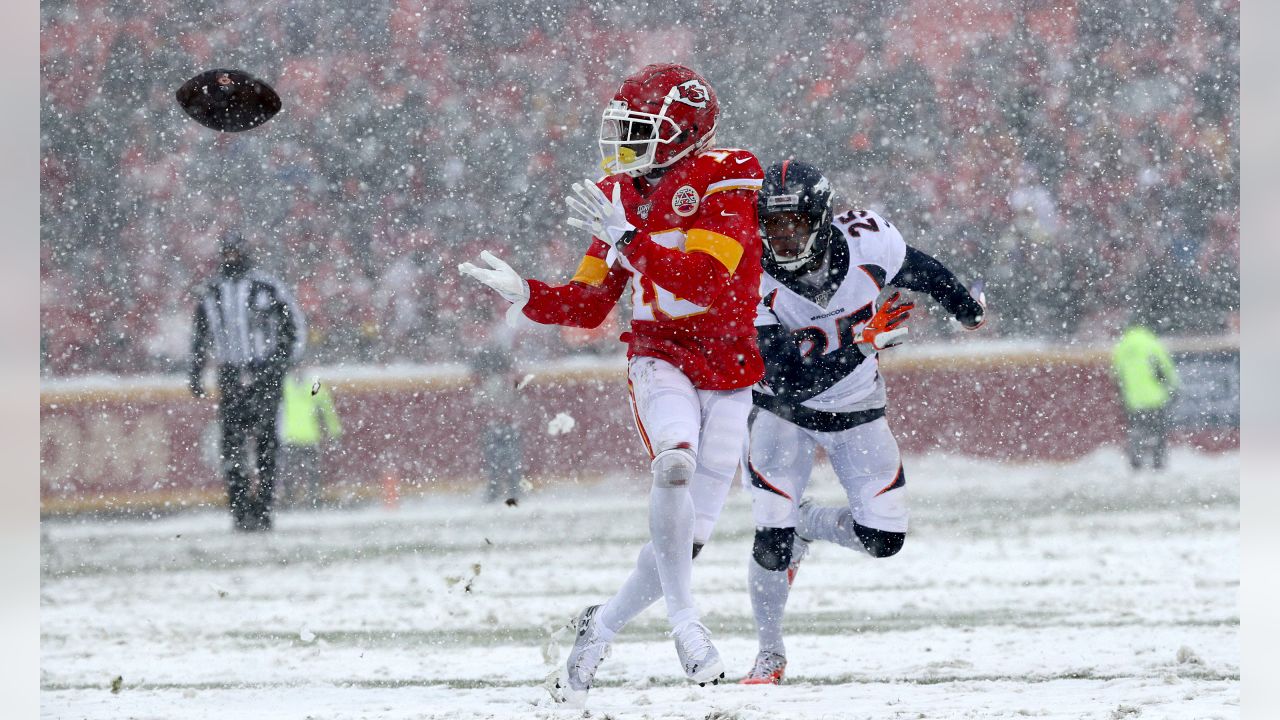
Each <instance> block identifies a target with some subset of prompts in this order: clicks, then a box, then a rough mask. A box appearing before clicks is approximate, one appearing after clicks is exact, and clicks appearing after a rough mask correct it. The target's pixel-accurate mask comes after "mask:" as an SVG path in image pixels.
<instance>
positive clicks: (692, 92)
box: [671, 80, 711, 108]
mask: <svg viewBox="0 0 1280 720" xmlns="http://www.w3.org/2000/svg"><path fill="white" fill-rule="evenodd" d="M671 90H672V92H671V94H672V95H674V96H675V97H674V98H672V99H674V100H675V101H676V102H682V103H684V104H685V105H690V106H692V107H696V108H705V107H706V106H707V100H708V99H709V98H710V97H711V93H710V92H709V91H708V90H707V86H706V85H703V84H702V82H701V81H699V80H687V81H685V82H682V83H680V84H679V85H677V86H675V87H673V88H671Z"/></svg>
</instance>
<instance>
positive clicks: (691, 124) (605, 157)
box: [599, 64, 720, 177]
mask: <svg viewBox="0 0 1280 720" xmlns="http://www.w3.org/2000/svg"><path fill="white" fill-rule="evenodd" d="M719 115H720V104H719V103H718V102H717V101H716V93H715V91H714V90H713V89H712V88H711V86H710V85H709V84H707V81H706V79H705V78H703V77H702V76H701V75H699V74H698V73H696V72H694V71H693V70H690V69H689V68H687V67H684V66H683V65H671V64H662V65H647V66H645V67H644V68H643V69H641V70H640V72H637V73H636V74H634V75H632V76H631V77H628V78H627V79H626V80H624V81H623V82H622V87H621V88H619V89H618V92H617V93H616V94H615V95H614V96H613V99H612V100H611V101H610V102H609V104H608V106H607V107H605V110H604V115H603V117H602V118H601V121H600V138H599V140H600V156H601V163H600V165H601V167H603V168H604V169H605V171H606V172H608V173H609V174H610V175H613V174H615V173H626V174H628V175H631V176H633V177H634V176H638V175H643V174H645V173H647V172H651V171H653V170H656V169H660V168H666V167H670V166H671V165H673V164H675V163H676V162H678V161H679V160H680V159H681V158H684V157H686V156H688V155H690V154H691V153H693V152H694V151H695V150H698V149H701V148H704V147H707V146H708V145H710V144H711V141H712V137H713V136H714V134H715V129H716V120H717V118H718V117H719Z"/></svg>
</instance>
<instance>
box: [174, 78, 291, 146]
mask: <svg viewBox="0 0 1280 720" xmlns="http://www.w3.org/2000/svg"><path fill="white" fill-rule="evenodd" d="M176 94H177V97H178V104H179V105H181V106H182V109H183V111H184V112H186V113H187V115H189V116H191V119H192V120H195V121H196V122H198V123H200V124H201V125H204V126H205V127H207V128H212V129H214V130H221V131H223V132H241V131H244V130H250V129H252V128H256V127H258V126H259V125H261V124H262V123H264V122H266V121H268V120H270V119H271V118H272V117H274V116H275V114H276V113H278V112H280V107H281V103H280V96H279V95H277V94H276V91H275V90H273V89H272V88H271V86H270V85H268V84H266V83H265V82H263V81H261V80H259V79H258V78H256V77H254V76H252V75H250V74H249V73H247V72H244V71H243V70H228V69H225V68H218V69H214V70H206V71H204V72H202V73H200V74H199V75H196V76H195V77H193V78H191V79H190V80H188V81H186V82H185V83H183V84H182V87H180V88H178V92H177V93H176Z"/></svg>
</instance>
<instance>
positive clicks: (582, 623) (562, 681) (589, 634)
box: [547, 605, 611, 707]
mask: <svg viewBox="0 0 1280 720" xmlns="http://www.w3.org/2000/svg"><path fill="white" fill-rule="evenodd" d="M599 610H600V606H599V605H592V606H590V607H588V608H586V609H585V610H583V611H582V612H580V613H578V617H577V618H575V619H574V620H573V621H572V622H571V623H570V624H569V627H570V628H572V629H573V631H574V639H573V648H572V649H571V650H570V651H569V657H568V658H566V659H565V663H564V666H563V667H561V668H560V669H559V670H557V671H555V672H553V673H552V674H551V676H550V677H548V678H547V680H548V683H547V690H548V692H550V693H551V699H553V700H555V701H556V702H558V703H565V704H568V705H573V706H577V707H581V706H582V705H583V704H585V703H586V701H587V691H589V690H590V689H591V683H592V682H593V681H594V680H595V677H596V670H597V669H599V667H600V663H602V662H604V661H605V658H607V657H609V653H610V652H611V646H610V645H609V642H608V641H607V640H604V639H602V638H601V637H600V623H599V622H597V621H596V617H595V615H596V612H597V611H599Z"/></svg>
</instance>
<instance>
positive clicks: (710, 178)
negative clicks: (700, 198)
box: [694, 148, 764, 195]
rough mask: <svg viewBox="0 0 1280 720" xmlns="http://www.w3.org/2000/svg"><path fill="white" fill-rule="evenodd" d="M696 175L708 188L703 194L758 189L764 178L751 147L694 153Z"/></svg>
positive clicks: (713, 149)
mask: <svg viewBox="0 0 1280 720" xmlns="http://www.w3.org/2000/svg"><path fill="white" fill-rule="evenodd" d="M695 162H696V163H697V166H696V168H695V169H694V174H695V176H696V177H698V179H699V180H701V181H702V183H703V187H705V188H706V192H705V193H703V194H704V195H710V194H712V193H716V192H721V191H724V190H752V191H755V190H759V189H760V185H761V183H762V182H763V180H764V170H763V169H762V168H761V167H760V161H759V160H758V159H757V158H756V156H755V155H753V154H752V153H751V151H749V150H741V149H739V148H712V149H710V150H703V151H702V152H700V153H698V154H697V155H696V156H695Z"/></svg>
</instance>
